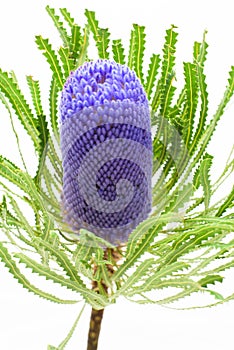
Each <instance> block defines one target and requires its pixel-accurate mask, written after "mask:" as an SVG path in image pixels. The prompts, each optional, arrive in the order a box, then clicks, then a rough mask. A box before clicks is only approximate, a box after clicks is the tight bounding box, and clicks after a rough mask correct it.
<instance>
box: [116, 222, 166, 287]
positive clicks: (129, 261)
mask: <svg viewBox="0 0 234 350" xmlns="http://www.w3.org/2000/svg"><path fill="white" fill-rule="evenodd" d="M139 226H140V225H139ZM162 226H163V225H162V223H159V224H155V225H154V226H153V227H151V228H150V229H149V230H148V231H147V232H145V234H144V236H143V237H142V238H141V239H140V241H139V243H138V244H137V246H135V249H134V251H133V253H132V254H131V255H128V256H127V258H126V260H125V261H124V262H123V263H122V265H121V266H120V267H119V269H118V270H117V271H116V272H115V273H114V274H113V276H112V280H113V281H116V280H118V279H119V278H120V277H121V276H122V275H123V274H124V273H125V271H127V270H128V269H129V268H130V267H132V266H133V265H134V264H135V263H136V261H137V260H138V259H139V258H140V257H141V255H142V254H143V253H145V251H146V250H147V248H148V247H149V245H150V243H152V241H153V240H154V239H155V237H157V235H158V233H159V231H160V229H161V228H162ZM142 228H143V226H142ZM133 240H134V238H133ZM130 242H131V237H130Z"/></svg>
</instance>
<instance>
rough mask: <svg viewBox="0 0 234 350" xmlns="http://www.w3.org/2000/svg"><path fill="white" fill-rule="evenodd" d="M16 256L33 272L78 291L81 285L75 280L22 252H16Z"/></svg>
mask: <svg viewBox="0 0 234 350" xmlns="http://www.w3.org/2000/svg"><path fill="white" fill-rule="evenodd" d="M15 257H16V258H18V259H19V261H20V263H22V264H25V265H26V267H27V268H30V269H31V270H32V272H33V273H36V274H38V275H39V276H42V277H45V278H46V279H47V280H50V281H53V282H54V283H58V284H59V285H60V286H62V287H65V288H67V289H70V290H72V291H73V292H78V290H79V286H77V284H76V283H75V282H74V281H71V280H70V279H68V278H64V277H63V276H61V275H59V274H58V273H55V272H54V271H52V270H51V269H50V268H49V267H47V266H45V265H42V264H39V263H38V262H36V261H35V260H33V259H31V258H29V257H28V256H26V255H25V254H22V253H17V254H15Z"/></svg>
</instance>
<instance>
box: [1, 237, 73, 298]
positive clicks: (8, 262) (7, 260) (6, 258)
mask: <svg viewBox="0 0 234 350" xmlns="http://www.w3.org/2000/svg"><path fill="white" fill-rule="evenodd" d="M0 258H1V260H2V261H3V263H4V264H5V266H6V267H7V268H8V269H9V272H10V273H11V274H12V275H13V276H14V278H15V279H16V280H17V281H18V282H19V283H20V284H22V286H23V287H24V288H26V289H27V290H28V291H29V292H32V293H34V294H36V295H38V296H39V297H41V298H44V299H47V300H50V301H53V302H55V303H60V304H74V303H77V301H75V300H62V299H59V298H57V297H55V296H53V295H51V294H49V293H46V292H44V291H42V290H40V289H38V288H37V287H35V286H34V285H32V284H31V283H30V282H29V281H28V280H27V279H26V277H25V276H24V275H23V274H22V273H21V272H20V270H19V269H18V267H17V266H16V263H15V262H14V260H13V259H12V258H11V255H10V254H9V252H8V251H7V249H6V248H5V247H4V246H3V244H2V243H1V242H0Z"/></svg>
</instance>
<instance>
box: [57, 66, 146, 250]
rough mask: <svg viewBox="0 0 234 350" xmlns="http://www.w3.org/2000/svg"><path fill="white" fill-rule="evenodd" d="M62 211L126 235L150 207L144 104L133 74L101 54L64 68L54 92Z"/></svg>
mask: <svg viewBox="0 0 234 350" xmlns="http://www.w3.org/2000/svg"><path fill="white" fill-rule="evenodd" d="M60 114H61V151H62V161H63V194H62V207H63V217H64V220H65V221H66V222H67V223H68V225H69V226H70V227H72V229H73V230H74V231H75V232H78V231H79V229H80V228H86V229H87V230H89V231H91V232H93V233H94V234H96V235H97V236H99V237H101V238H104V239H105V240H107V241H109V242H111V243H113V244H120V243H123V242H126V241H127V239H128V236H129V234H130V232H131V231H132V230H133V229H134V228H135V227H136V226H137V225H138V224H139V223H140V222H141V221H143V220H145V219H146V218H147V216H148V214H149V212H150V210H151V175H152V141H151V131H150V112H149V105H148V100H147V97H146V94H145V92H144V89H143V87H142V85H141V83H140V81H139V79H138V78H137V76H136V74H135V73H134V72H133V71H131V70H130V69H129V68H128V67H127V66H124V65H120V64H118V63H115V62H111V61H108V60H98V61H96V62H87V63H85V64H84V65H83V66H81V67H79V68H78V69H77V70H76V71H75V72H72V73H71V74H70V76H69V78H68V79H67V82H66V84H65V86H64V89H63V91H62V97H61V105H60Z"/></svg>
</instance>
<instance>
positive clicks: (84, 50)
mask: <svg viewBox="0 0 234 350" xmlns="http://www.w3.org/2000/svg"><path fill="white" fill-rule="evenodd" d="M89 33H90V30H89V26H88V25H86V26H85V28H84V34H83V38H82V40H81V48H80V54H79V58H78V60H77V63H76V67H79V66H81V65H82V64H83V63H84V62H85V61H86V60H88V58H87V56H88V46H89Z"/></svg>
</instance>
